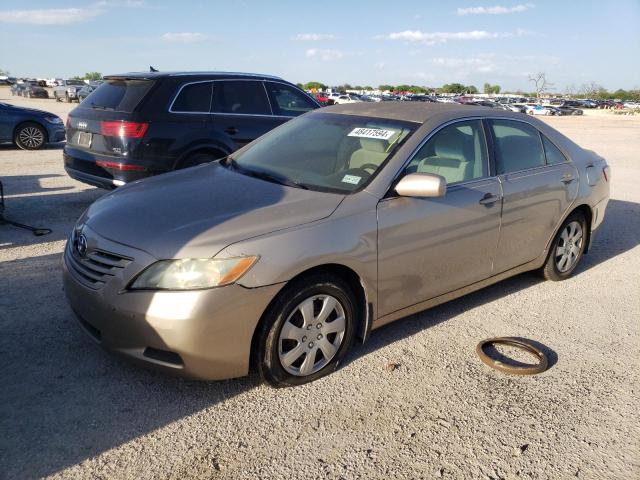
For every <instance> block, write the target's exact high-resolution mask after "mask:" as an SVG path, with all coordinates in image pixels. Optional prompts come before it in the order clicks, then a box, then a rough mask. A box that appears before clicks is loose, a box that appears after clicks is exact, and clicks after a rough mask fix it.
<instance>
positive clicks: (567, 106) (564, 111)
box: [554, 102, 584, 115]
mask: <svg viewBox="0 0 640 480" xmlns="http://www.w3.org/2000/svg"><path fill="white" fill-rule="evenodd" d="M574 105H575V102H563V103H561V104H560V105H554V108H555V109H557V110H558V111H559V112H560V115H582V114H583V113H584V112H583V111H582V110H581V109H579V108H575V106H574Z"/></svg>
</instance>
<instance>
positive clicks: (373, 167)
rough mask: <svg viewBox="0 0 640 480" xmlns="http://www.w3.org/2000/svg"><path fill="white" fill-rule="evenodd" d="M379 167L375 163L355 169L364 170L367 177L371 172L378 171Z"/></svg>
mask: <svg viewBox="0 0 640 480" xmlns="http://www.w3.org/2000/svg"><path fill="white" fill-rule="evenodd" d="M378 166H379V165H376V164H375V163H365V164H364V165H361V166H359V167H357V168H359V169H361V170H365V171H367V173H369V175H371V174H372V173H373V172H375V171H376V170H377V169H378ZM369 169H371V172H369V171H368V170H369Z"/></svg>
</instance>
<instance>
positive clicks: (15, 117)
mask: <svg viewBox="0 0 640 480" xmlns="http://www.w3.org/2000/svg"><path fill="white" fill-rule="evenodd" d="M63 140H64V123H63V122H62V119H61V118H60V117H58V116H57V115H54V114H53V113H49V112H45V111H43V110H35V109H33V108H23V107H18V106H16V105H10V104H8V103H0V142H2V143H7V142H11V143H14V144H15V145H17V146H18V147H20V148H22V149H23V150H37V149H39V148H42V147H43V146H44V145H45V144H47V143H53V142H61V141H63Z"/></svg>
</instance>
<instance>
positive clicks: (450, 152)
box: [433, 129, 467, 162]
mask: <svg viewBox="0 0 640 480" xmlns="http://www.w3.org/2000/svg"><path fill="white" fill-rule="evenodd" d="M466 140H467V139H466V137H465V136H464V134H459V133H458V132H457V131H456V130H453V129H449V130H447V131H444V132H441V133H440V134H439V135H438V136H437V137H436V139H435V142H434V146H433V153H434V154H435V155H436V156H438V157H446V158H451V159H456V160H459V161H461V162H464V161H467V159H466V158H465V155H464V147H465V141H466Z"/></svg>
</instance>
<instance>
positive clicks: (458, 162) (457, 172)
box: [405, 120, 489, 184]
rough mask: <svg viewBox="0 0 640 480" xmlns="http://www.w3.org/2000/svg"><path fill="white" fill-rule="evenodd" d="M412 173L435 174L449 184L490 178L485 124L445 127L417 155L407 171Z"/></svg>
mask: <svg viewBox="0 0 640 480" xmlns="http://www.w3.org/2000/svg"><path fill="white" fill-rule="evenodd" d="M409 173H434V174H437V175H441V176H443V177H444V178H445V180H446V181H447V183H448V184H451V183H457V182H465V181H468V180H474V179H476V178H482V177H486V176H488V174H489V167H488V161H487V147H486V143H485V138H484V131H483V129H482V122H481V121H480V120H472V121H464V122H459V123H454V124H453V125H449V126H446V127H444V128H443V129H442V130H440V131H439V132H437V133H436V134H435V135H434V136H433V137H431V139H429V141H428V142H427V143H426V144H425V145H424V146H423V147H422V148H421V149H420V150H419V151H418V152H417V153H416V155H415V156H414V157H413V159H412V160H411V163H410V164H409V166H408V167H407V169H406V170H405V174H409Z"/></svg>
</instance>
